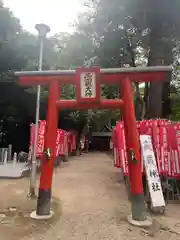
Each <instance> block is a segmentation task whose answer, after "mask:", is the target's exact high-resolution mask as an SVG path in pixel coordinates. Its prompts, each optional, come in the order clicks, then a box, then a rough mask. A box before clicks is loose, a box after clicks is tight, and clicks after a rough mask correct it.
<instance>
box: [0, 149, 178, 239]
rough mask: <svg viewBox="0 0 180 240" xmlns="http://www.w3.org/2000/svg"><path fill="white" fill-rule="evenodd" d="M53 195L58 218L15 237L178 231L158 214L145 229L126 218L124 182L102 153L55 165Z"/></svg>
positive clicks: (162, 235) (146, 235) (140, 235)
mask: <svg viewBox="0 0 180 240" xmlns="http://www.w3.org/2000/svg"><path fill="white" fill-rule="evenodd" d="M27 184H28V181H27V180H21V187H23V188H24V187H25V186H27ZM0 186H1V185H0ZM19 191H20V190H19ZM53 196H55V197H56V199H60V206H61V216H60V218H59V219H56V221H54V222H52V223H49V225H48V227H46V226H47V225H43V224H42V225H38V224H36V223H33V224H34V225H35V227H34V228H35V229H36V231H35V230H34V228H33V229H31V228H29V229H31V231H30V230H29V232H28V235H26V236H25V235H24V236H23V235H22V234H21V236H20V235H19V237H17V239H18V240H51V239H52V240H58V239H61V240H127V239H128V240H135V239H138V240H144V239H152V238H155V239H159V240H160V239H163V240H166V239H169V238H170V239H176V240H178V239H180V234H178V231H171V230H170V229H169V228H168V227H167V224H168V223H166V225H163V224H162V222H163V221H164V220H163V219H162V218H161V223H159V221H158V219H155V220H154V222H155V223H154V225H153V227H152V228H151V229H149V230H145V229H138V228H134V227H132V226H130V225H129V224H128V223H127V222H126V220H125V219H126V216H127V214H128V213H129V211H130V210H129V203H128V200H127V195H126V191H125V188H124V184H123V183H122V182H121V181H120V174H119V172H118V171H116V170H115V169H114V168H113V163H112V159H110V157H108V156H107V155H106V154H104V153H89V154H85V155H84V156H81V157H78V158H77V157H74V158H71V160H70V162H69V163H67V164H64V165H63V166H62V167H61V168H59V169H56V170H55V174H54V180H53ZM166 220H167V218H166ZM22 222H24V221H22ZM28 224H29V223H27V224H26V225H28ZM176 224H177V221H176ZM11 227H12V228H13V226H11ZM24 227H25V226H24ZM21 228H22V229H23V226H21ZM1 230H3V229H1V228H0V232H2V231H1ZM4 231H5V228H4ZM22 232H23V230H22ZM16 233H17V234H18V232H17V231H16ZM29 233H30V234H29ZM24 234H25V232H24ZM0 236H2V235H0ZM4 236H7V235H4ZM11 237H12V238H11ZM11 237H9V235H8V237H3V238H2V237H1V238H0V239H2V240H11V239H12V240H15V238H14V236H13V235H11Z"/></svg>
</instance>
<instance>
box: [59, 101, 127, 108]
mask: <svg viewBox="0 0 180 240" xmlns="http://www.w3.org/2000/svg"><path fill="white" fill-rule="evenodd" d="M123 103H124V101H123V100H122V99H119V100H115V99H105V100H101V101H100V102H90V101H89V102H88V103H81V102H79V101H77V100H57V101H56V105H57V108H60V109H78V110H83V109H118V108H121V107H122V105H123Z"/></svg>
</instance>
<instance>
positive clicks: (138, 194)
mask: <svg viewBox="0 0 180 240" xmlns="http://www.w3.org/2000/svg"><path fill="white" fill-rule="evenodd" d="M171 71H172V67H171V66H160V67H137V68H111V69H100V68H98V67H92V68H79V69H77V70H76V71H75V70H59V71H30V72H28V71H26V72H16V73H15V75H16V76H18V77H19V83H20V84H21V85H22V86H34V85H49V99H48V110H47V130H46V136H45V149H46V150H48V151H47V152H51V154H50V156H49V159H44V161H43V163H42V169H41V176H40V186H39V196H38V201H37V209H36V213H37V215H39V216H45V215H48V214H50V201H51V185H52V175H53V168H54V153H55V144H56V130H57V121H58V111H59V109H64V108H65V109H67V108H68V109H93V108H100V109H102V108H108V109H118V108H122V109H123V120H124V126H125V136H126V145H127V152H128V170H129V180H130V193H131V209H132V219H133V220H136V221H144V220H146V219H147V216H146V210H145V204H144V193H143V185H142V174H141V163H140V146H139V139H138V135H137V131H136V119H135V111H134V99H133V91H132V81H138V82H148V81H156V80H164V78H165V75H166V74H167V73H168V72H171ZM101 83H103V84H120V89H121V97H122V98H121V99H119V100H115V99H110V100H108V99H101V91H100V84H101ZM61 84H74V85H75V86H76V99H75V100H61V99H60V85H61ZM49 150H50V151H49Z"/></svg>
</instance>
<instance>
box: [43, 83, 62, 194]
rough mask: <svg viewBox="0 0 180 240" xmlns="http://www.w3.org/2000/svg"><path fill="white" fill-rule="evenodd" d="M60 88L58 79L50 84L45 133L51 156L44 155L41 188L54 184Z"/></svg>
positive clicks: (45, 188)
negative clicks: (48, 157)
mask: <svg viewBox="0 0 180 240" xmlns="http://www.w3.org/2000/svg"><path fill="white" fill-rule="evenodd" d="M59 95H60V89H59V84H58V82H57V81H53V82H51V84H50V86H49V99H48V109H47V124H46V126H47V128H46V134H45V149H47V148H50V149H51V157H50V159H49V160H47V158H46V157H45V156H44V159H43V162H42V168H41V176H40V186H39V188H40V189H43V190H49V189H50V188H51V185H52V174H53V168H54V158H55V149H56V135H57V122H58V109H57V107H56V101H57V99H58V98H59Z"/></svg>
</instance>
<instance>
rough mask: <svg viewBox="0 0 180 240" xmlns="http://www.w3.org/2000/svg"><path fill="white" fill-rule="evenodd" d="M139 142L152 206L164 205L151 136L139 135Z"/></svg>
mask: <svg viewBox="0 0 180 240" xmlns="http://www.w3.org/2000/svg"><path fill="white" fill-rule="evenodd" d="M140 143H141V151H142V158H143V161H144V167H145V172H146V178H147V181H148V187H149V193H150V197H151V203H152V207H153V208H156V207H164V206H165V201H164V196H163V192H162V187H161V180H160V177H159V173H158V168H157V164H156V159H155V154H154V150H153V145H152V138H151V136H149V135H140Z"/></svg>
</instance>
